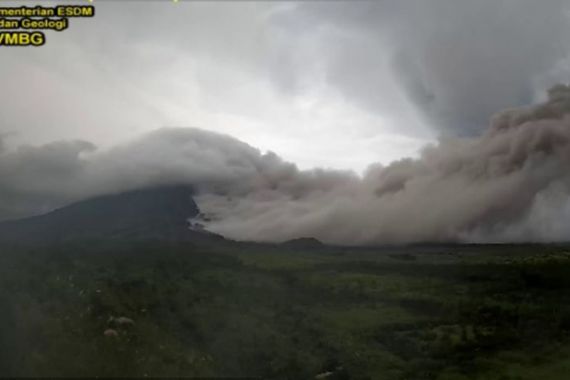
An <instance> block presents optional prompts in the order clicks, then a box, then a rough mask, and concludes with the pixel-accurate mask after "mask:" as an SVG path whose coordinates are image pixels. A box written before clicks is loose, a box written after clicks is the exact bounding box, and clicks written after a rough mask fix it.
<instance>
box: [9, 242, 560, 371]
mask: <svg viewBox="0 0 570 380" xmlns="http://www.w3.org/2000/svg"><path fill="white" fill-rule="evenodd" d="M569 301H570V247H567V246H540V245H528V246H525V245H519V246H514V245H513V246H441V247H438V246H430V247H408V248H401V247H400V248H393V249H391V248H378V249H372V248H370V249H350V248H327V247H322V248H316V247H312V248H302V247H297V248H293V247H287V248H284V247H277V246H270V245H266V246H264V245H248V244H229V243H228V244H222V243H220V244H219V245H218V246H210V247H206V246H204V247H195V246H188V245H181V244H169V243H160V242H138V243H132V242H131V243H122V244H119V243H113V244H110V243H102V242H83V243H73V244H71V243H69V244H64V245H59V246H51V247H43V248H41V249H39V248H35V249H31V248H28V249H21V248H20V249H16V248H10V249H9V248H3V249H2V250H1V254H0V309H1V310H2V313H1V314H0V375H3V376H149V377H152V376H186V377H191V376H196V377H198V376H253V377H259V378H266V379H295V380H297V379H315V378H321V379H374V380H375V379H410V380H412V379H437V380H452V379H454V380H459V379H497V380H506V379H513V380H514V379H517V380H522V379H529V380H530V379H533V380H534V379H544V380H548V379H567V378H568V376H569V374H570V359H568V358H569V357H570V355H569V354H570V339H569V332H570V302H569ZM112 317H114V318H118V317H127V318H129V319H132V320H133V321H134V323H124V324H121V323H117V322H116V319H115V320H113V318H112ZM109 329H111V330H112V331H114V333H108V334H107V335H105V334H104V333H105V331H108V330H109Z"/></svg>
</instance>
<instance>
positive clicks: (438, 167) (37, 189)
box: [0, 85, 570, 244]
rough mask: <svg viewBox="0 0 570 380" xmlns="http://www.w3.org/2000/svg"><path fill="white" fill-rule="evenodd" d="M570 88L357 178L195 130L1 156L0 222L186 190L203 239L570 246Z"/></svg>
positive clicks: (66, 143) (24, 149)
mask: <svg viewBox="0 0 570 380" xmlns="http://www.w3.org/2000/svg"><path fill="white" fill-rule="evenodd" d="M569 168H570V87H567V86H563V85H559V86H556V87H554V88H552V89H551V90H550V92H549V100H548V101H547V102H546V103H544V104H540V105H537V106H529V107H525V108H519V109H512V110H507V111H504V112H502V113H500V114H498V115H497V116H495V117H494V118H493V120H492V122H491V125H490V128H489V129H488V131H487V132H486V133H485V134H484V135H482V136H481V137H478V138H468V139H467V138H464V139H450V140H442V141H440V143H439V144H438V145H434V146H429V147H426V148H425V149H424V151H423V153H422V155H421V157H420V158H419V159H404V160H401V161H397V162H394V163H392V164H391V165H389V166H386V167H382V166H381V165H371V166H370V167H369V169H368V171H367V172H366V173H365V174H364V176H363V177H359V176H357V175H356V174H354V173H351V172H340V171H332V170H313V171H300V170H298V169H297V168H296V166H295V165H293V164H291V163H287V162H284V161H282V160H281V159H280V158H279V157H278V156H276V155H275V154H273V153H267V154H261V153H260V152H259V151H258V150H256V149H254V148H252V147H250V146H248V145H247V144H244V143H242V142H240V141H237V140H235V139H233V138H231V137H228V136H224V135H219V134H215V133H212V132H206V131H203V130H199V129H163V130H159V131H157V132H153V133H151V134H148V135H145V136H143V137H142V138H140V139H139V140H136V141H133V142H131V143H130V144H128V145H123V146H118V147H115V148H113V149H110V150H107V151H103V152H97V151H96V150H95V147H94V146H93V145H92V144H89V143H86V142H81V141H64V142H57V143H53V144H48V145H44V146H40V147H32V146H24V147H20V148H18V149H16V150H10V149H8V148H6V147H5V148H3V150H0V178H2V180H1V181H0V195H1V196H0V217H2V218H4V219H6V218H13V217H19V216H24V215H30V214H33V213H39V212H42V211H47V210H49V209H52V208H54V207H57V206H59V205H63V204H65V203H68V202H71V201H74V200H79V199H83V198H86V197H89V196H93V195H97V194H101V193H109V192H117V191H122V190H128V189H132V188H137V187H143V186H149V185H157V184H172V183H187V184H192V185H193V186H194V187H195V188H196V191H197V193H198V195H197V196H196V200H197V202H198V204H199V206H200V208H201V209H202V211H203V213H204V215H205V217H204V221H203V222H204V223H205V224H206V227H207V228H208V229H210V230H212V231H215V232H218V233H220V234H222V235H225V236H227V237H230V238H235V239H240V240H258V241H282V240H287V239H291V238H296V237H301V236H313V237H316V238H319V239H321V240H323V241H326V242H331V243H338V244H388V243H411V242H428V241H429V242H443V241H477V242H488V241H503V242H504V241H559V240H569V239H570V228H569V226H570V198H569V197H570V171H569V170H568V169H569Z"/></svg>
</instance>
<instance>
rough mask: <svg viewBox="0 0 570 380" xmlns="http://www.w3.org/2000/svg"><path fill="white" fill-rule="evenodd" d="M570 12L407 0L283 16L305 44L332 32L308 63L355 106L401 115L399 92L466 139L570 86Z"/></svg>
mask: <svg viewBox="0 0 570 380" xmlns="http://www.w3.org/2000/svg"><path fill="white" fill-rule="evenodd" d="M569 10H570V5H569V3H568V2H567V1H564V0H552V1H546V2H537V1H534V0H500V1H496V0H480V1H455V0H434V1H425V0H408V1H398V2H394V1H375V2H363V3H358V4H354V3H343V2H335V3H334V4H328V3H327V4H322V3H304V4H302V5H299V6H297V7H294V8H291V9H289V11H288V12H282V13H281V14H279V15H278V16H279V17H280V18H281V20H280V23H279V25H280V26H281V27H282V28H284V29H286V30H287V31H288V32H289V33H290V35H291V36H295V35H296V36H297V38H298V39H299V41H302V40H303V39H306V38H307V37H308V36H314V35H316V34H318V33H319V31H323V30H325V31H326V33H325V34H327V36H329V38H328V39H325V38H323V41H328V42H329V43H328V44H327V43H325V42H323V43H321V44H319V45H318V46H317V49H316V50H314V54H313V55H312V56H311V57H310V58H313V59H315V60H318V61H320V62H321V64H320V65H318V68H319V69H320V70H324V71H325V72H326V77H327V80H328V81H329V82H330V83H331V84H332V85H334V86H336V87H337V88H339V89H340V90H341V91H342V92H343V93H344V94H346V96H347V99H349V100H350V101H354V102H357V103H358V104H360V105H362V106H363V107H366V108H368V109H370V110H372V111H376V112H383V113H389V112H390V109H391V108H392V109H393V108H396V109H398V110H401V111H402V112H404V111H406V107H403V105H405V101H404V100H402V99H401V96H402V95H401V94H400V92H401V91H403V92H404V93H405V94H406V95H407V97H408V99H409V100H410V101H412V102H413V103H414V104H415V105H416V106H417V107H419V109H420V110H421V111H422V113H423V114H424V115H425V116H426V117H427V118H428V120H429V122H430V124H431V126H432V127H434V128H436V129H438V130H440V131H443V132H445V133H452V134H456V135H465V134H479V133H480V132H481V131H483V130H484V128H485V125H486V122H487V120H488V118H489V117H490V115H491V114H492V113H494V112H495V111H496V110H497V109H502V108H505V107H507V106H509V105H512V104H517V103H518V104H525V103H528V102H529V101H531V100H533V99H534V98H535V97H536V96H537V95H540V91H543V90H544V88H547V86H550V85H553V84H554V83H556V82H557V81H561V80H562V81H568V78H569V77H570V70H569V66H568V57H569V53H570V42H569V41H568V39H567V38H566V36H568V35H569V33H570V20H569ZM276 17H277V16H276ZM291 38H293V37H291ZM307 58H309V57H307ZM285 77H286V76H285ZM399 127H401V126H399Z"/></svg>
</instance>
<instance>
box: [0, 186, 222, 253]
mask: <svg viewBox="0 0 570 380" xmlns="http://www.w3.org/2000/svg"><path fill="white" fill-rule="evenodd" d="M192 194H193V190H192V188H191V187H189V186H168V187H155V188H146V189H137V190H133V191H128V192H123V193H117V194H108V195H103V196H98V197H95V198H91V199H87V200H83V201H80V202H77V203H74V204H71V205H68V206H65V207H62V208H60V209H57V210H54V211H52V212H49V213H47V214H44V215H39V216H34V217H29V218H25V219H19V220H14V221H6V222H2V223H0V242H10V243H47V242H65V241H70V240H77V239H125V240H126V239H129V240H130V239H159V240H203V239H204V238H210V239H211V238H213V237H217V238H220V237H219V236H217V235H214V234H210V233H208V232H207V231H196V230H192V229H191V228H190V223H189V219H192V218H194V217H196V216H197V215H198V214H199V213H200V210H199V208H198V206H197V205H196V203H195V202H194V199H193V198H192Z"/></svg>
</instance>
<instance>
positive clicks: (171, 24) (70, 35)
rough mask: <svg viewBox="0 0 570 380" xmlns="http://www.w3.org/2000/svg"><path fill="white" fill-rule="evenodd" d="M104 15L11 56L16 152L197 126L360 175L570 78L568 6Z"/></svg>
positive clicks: (428, 4) (434, 3)
mask: <svg viewBox="0 0 570 380" xmlns="http://www.w3.org/2000/svg"><path fill="white" fill-rule="evenodd" d="M4 3H6V4H22V3H21V2H20V3H18V2H3V4H4ZM30 3H32V4H33V2H28V4H30ZM38 3H42V4H46V3H45V2H38ZM94 4H95V6H96V11H97V14H96V16H95V18H93V19H72V20H71V25H70V27H69V29H68V30H66V31H64V32H47V33H46V34H47V43H46V45H45V46H43V47H41V48H1V49H0V83H1V84H2V89H3V91H1V92H0V131H3V132H4V133H9V136H10V137H9V138H8V139H7V144H8V145H13V146H15V145H19V144H22V143H31V144H40V143H45V142H49V141H54V140H61V139H83V140H87V141H90V142H92V143H94V144H95V145H97V146H99V147H100V149H101V148H104V147H106V146H111V145H114V144H117V143H121V142H124V141H128V140H130V139H133V138H135V137H136V136H139V135H141V134H142V133H144V132H148V131H151V130H155V129H158V128H161V127H199V128H202V129H207V130H213V131H217V132H222V133H227V134H230V135H232V136H234V137H236V138H238V139H240V140H242V141H245V142H246V143H248V144H250V145H252V146H255V147H257V148H260V149H261V150H262V151H265V150H271V151H274V152H276V153H277V154H279V155H280V156H281V157H283V158H284V159H286V160H288V161H291V162H294V163H297V164H298V165H299V166H300V167H301V168H310V167H330V168H338V169H354V170H356V171H362V170H363V169H365V168H366V166H367V165H368V164H370V163H373V162H382V163H385V164H386V163H389V162H390V161H392V160H395V159H397V158H401V157H407V156H415V155H417V154H418V152H419V149H420V148H421V147H422V146H424V145H425V144H426V143H428V142H430V141H434V140H435V139H436V138H437V137H439V136H441V135H460V136H464V135H478V134H480V133H481V132H482V131H483V130H484V129H485V128H486V125H487V122H488V119H489V117H490V116H491V115H492V114H493V113H494V112H495V111H497V110H500V109H503V108H505V107H507V106H512V105H517V104H526V103H530V102H532V101H534V100H537V99H539V98H541V97H542V96H543V94H544V90H545V89H546V88H547V87H548V86H549V85H550V84H553V83H555V82H560V81H561V82H568V81H569V79H568V78H569V76H570V75H569V74H570V60H569V53H570V39H568V36H569V35H570V23H569V7H570V3H568V2H567V1H564V0H546V1H536V0H503V1H498V0H478V1H468V0H459V1H458V0H429V1H428V0H407V1H382V0H378V1H375V2H365V1H361V2H346V3H344V2H338V1H336V2H324V1H323V2H300V3H293V2H269V1H259V2H218V1H216V2H204V3H201V2H180V3H177V4H173V3H171V2H169V1H167V0H164V1H163V2H161V1H154V2H145V1H140V2H135V1H128V2H118V1H97V0H95V1H94Z"/></svg>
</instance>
